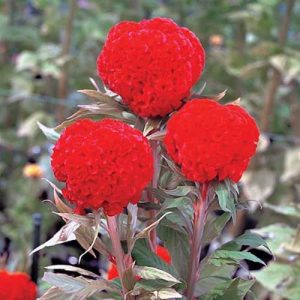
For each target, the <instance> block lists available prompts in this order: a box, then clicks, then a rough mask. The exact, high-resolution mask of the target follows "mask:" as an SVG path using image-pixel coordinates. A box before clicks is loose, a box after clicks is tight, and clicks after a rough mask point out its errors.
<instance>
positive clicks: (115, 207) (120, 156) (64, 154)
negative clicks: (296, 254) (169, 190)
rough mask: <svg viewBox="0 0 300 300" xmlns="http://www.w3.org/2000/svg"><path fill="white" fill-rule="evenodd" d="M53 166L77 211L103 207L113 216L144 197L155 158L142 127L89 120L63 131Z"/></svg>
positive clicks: (81, 121) (54, 155)
mask: <svg viewBox="0 0 300 300" xmlns="http://www.w3.org/2000/svg"><path fill="white" fill-rule="evenodd" d="M52 168H53V171H54V174H55V176H56V178H57V179H58V180H60V181H64V182H66V187H65V188H64V190H63V194H64V196H65V198H66V199H68V200H69V201H70V202H73V203H75V204H76V206H77V211H82V210H83V209H84V208H92V209H99V208H100V207H103V209H104V211H105V213H106V214H107V215H109V216H113V215H116V214H118V213H120V212H122V210H123V208H124V207H126V206H127V204H128V203H129V202H131V203H137V202H138V201H139V200H140V197H141V193H142V190H143V189H144V188H145V186H146V185H147V184H148V182H149V181H150V180H151V178H152V174H153V158H152V152H151V148H150V146H149V143H148V141H147V139H146V138H145V137H143V135H142V133H141V132H140V131H138V130H136V129H134V128H132V127H130V126H129V125H127V124H125V123H123V122H121V121H117V120H111V119H104V120H102V121H99V122H94V121H91V120H87V119H85V120H80V121H77V122H76V123H74V124H72V125H71V126H69V127H68V128H67V129H66V130H65V131H64V132H63V133H62V135H61V137H60V138H59V140H58V141H57V143H56V145H55V147H54V150H53V154H52Z"/></svg>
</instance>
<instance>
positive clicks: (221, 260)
mask: <svg viewBox="0 0 300 300" xmlns="http://www.w3.org/2000/svg"><path fill="white" fill-rule="evenodd" d="M244 259H247V260H250V261H253V262H257V263H261V264H263V265H265V263H264V262H263V261H262V260H261V259H260V258H258V257H256V256H255V255H254V254H252V253H250V252H243V251H228V250H216V251H215V252H214V253H213V254H212V255H211V257H210V261H211V263H212V264H214V265H215V266H222V265H224V264H227V263H228V264H236V263H239V262H240V261H241V260H244Z"/></svg>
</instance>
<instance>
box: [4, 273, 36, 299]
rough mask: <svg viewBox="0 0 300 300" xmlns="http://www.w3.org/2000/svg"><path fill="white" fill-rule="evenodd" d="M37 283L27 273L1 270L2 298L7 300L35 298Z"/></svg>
mask: <svg viewBox="0 0 300 300" xmlns="http://www.w3.org/2000/svg"><path fill="white" fill-rule="evenodd" d="M36 298H37V288H36V285H35V284H34V283H33V282H32V281H30V278H29V276H28V275H27V274H25V273H8V272H7V271H5V270H0V299H3V300H4V299H5V300H35V299H36Z"/></svg>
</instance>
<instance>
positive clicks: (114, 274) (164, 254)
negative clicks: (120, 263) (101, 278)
mask: <svg viewBox="0 0 300 300" xmlns="http://www.w3.org/2000/svg"><path fill="white" fill-rule="evenodd" d="M156 254H157V256H159V257H160V258H161V259H162V260H163V261H164V262H166V263H167V264H170V263H171V255H170V253H169V251H168V249H167V248H164V247H162V246H157V248H156ZM118 277H119V273H118V270H117V267H116V265H115V264H110V266H109V269H108V272H107V279H108V280H113V279H115V278H118Z"/></svg>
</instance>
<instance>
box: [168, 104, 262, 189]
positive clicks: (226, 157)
mask: <svg viewBox="0 0 300 300" xmlns="http://www.w3.org/2000/svg"><path fill="white" fill-rule="evenodd" d="M258 137H259V131H258V128H257V125H256V123H255V121H254V119H253V118H252V117H251V116H250V115H249V114H248V113H247V112H246V111H245V110H244V109H243V108H241V107H240V106H237V105H234V104H227V105H221V104H219V103H217V102H216V101H213V100H210V99H194V100H192V101H190V102H188V103H187V104H186V105H185V106H184V107H183V108H182V109H180V110H179V111H178V112H177V113H175V114H174V115H173V116H172V117H171V118H170V120H169V121H168V124H167V133H166V137H165V146H166V149H167V152H168V154H169V155H170V157H171V158H172V159H173V160H174V161H175V162H176V163H177V164H178V165H180V166H181V169H182V172H183V174H184V175H185V176H186V177H187V178H188V179H190V180H193V181H196V182H201V183H204V182H208V181H211V180H213V179H218V180H219V181H222V180H224V179H227V178H228V179H231V180H232V181H234V182H237V181H238V180H239V179H240V178H241V176H242V174H243V172H244V171H245V169H246V168H247V166H248V164H249V161H250V159H251V157H252V156H253V155H254V154H255V151H256V146H257V142H258Z"/></svg>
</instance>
